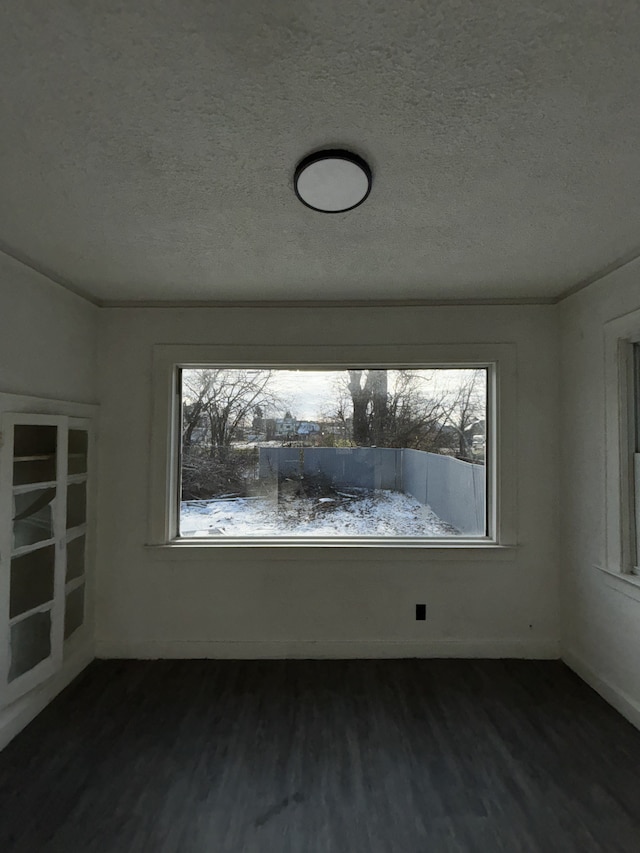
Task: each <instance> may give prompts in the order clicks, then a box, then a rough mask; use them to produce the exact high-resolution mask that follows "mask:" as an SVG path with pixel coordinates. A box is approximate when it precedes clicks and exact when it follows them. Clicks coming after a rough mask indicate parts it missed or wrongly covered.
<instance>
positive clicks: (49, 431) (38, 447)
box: [13, 424, 58, 456]
mask: <svg viewBox="0 0 640 853" xmlns="http://www.w3.org/2000/svg"><path fill="white" fill-rule="evenodd" d="M57 441H58V428H57V427H55V426H40V425H38V424H16V425H15V426H14V428H13V455H14V456H41V455H50V454H55V452H56V448H57Z"/></svg>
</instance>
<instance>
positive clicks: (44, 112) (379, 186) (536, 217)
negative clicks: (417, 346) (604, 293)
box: [0, 0, 640, 302]
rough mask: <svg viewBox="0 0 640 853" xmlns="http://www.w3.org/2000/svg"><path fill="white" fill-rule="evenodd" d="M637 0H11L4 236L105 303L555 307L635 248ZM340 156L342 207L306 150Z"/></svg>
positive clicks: (14, 248)
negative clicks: (362, 173)
mask: <svg viewBox="0 0 640 853" xmlns="http://www.w3.org/2000/svg"><path fill="white" fill-rule="evenodd" d="M639 44H640V3H638V2H637V0H592V1H591V2H585V0H422V2H418V0H384V2H383V1H382V0H368V2H367V0H317V2H311V0H268V2H267V0H244V2H243V0H235V2H229V0H135V2H115V0H92V2H86V0H56V2H54V3H53V2H52V3H45V2H42V0H4V2H3V3H2V4H1V5H0V79H1V84H2V97H1V98H0V128H1V132H0V246H1V247H2V248H3V249H4V250H5V251H7V252H9V253H11V254H13V255H14V256H17V257H19V258H22V259H24V260H26V261H28V262H29V263H31V264H32V265H34V266H36V267H38V268H40V269H43V270H47V271H49V272H50V273H51V275H52V277H54V278H57V279H59V280H62V281H66V282H68V283H69V284H71V285H72V286H74V287H76V288H78V289H80V290H81V291H83V292H85V293H87V294H90V295H91V296H93V297H94V298H95V299H97V300H100V301H104V302H110V301H120V300H153V301H155V300H171V301H183V300H184V301H187V300H212V301H214V300H215V301H217V300H232V301H238V300H336V299H339V300H360V299H375V300H378V299H385V300H387V299H388V300H403V299H407V300H409V299H420V300H422V299H424V300H432V299H435V300H440V299H479V298H480V299H485V298H487V299H509V298H516V299H517V298H547V297H555V296H558V295H559V294H561V293H563V292H564V291H566V290H567V289H568V288H571V287H575V286H576V285H578V284H580V283H581V282H584V281H585V280H588V279H590V278H593V277H595V276H597V275H598V273H600V272H601V271H603V270H604V269H606V268H607V267H609V266H610V265H612V264H614V263H617V262H620V261H621V260H624V259H626V258H630V257H631V256H633V255H634V254H636V253H637V252H638V251H640V233H639V228H638V225H639V222H638V200H639V198H640V193H639V190H640V156H639V146H638V142H639V131H640V97H639V93H640V52H639V47H638V45H639ZM325 146H328V147H345V148H352V149H353V150H354V151H356V152H358V153H360V154H362V155H363V156H365V157H366V158H367V159H368V160H369V162H370V164H371V166H372V168H373V171H374V184H373V190H372V192H371V195H370V197H369V199H368V200H367V201H366V203H365V204H364V205H363V206H362V207H360V208H358V209H356V210H354V211H351V212H349V213H345V214H337V215H332V216H327V215H323V214H319V213H316V212H314V211H312V210H309V209H307V208H305V207H303V206H302V205H301V204H300V202H299V201H298V200H297V199H296V197H295V195H294V193H293V189H292V173H293V170H294V168H295V165H296V163H297V161H298V160H299V159H300V158H301V157H302V156H303V155H305V154H307V153H309V152H310V151H312V150H314V149H317V148H320V147H325Z"/></svg>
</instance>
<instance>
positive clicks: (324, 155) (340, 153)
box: [293, 148, 373, 213]
mask: <svg viewBox="0 0 640 853" xmlns="http://www.w3.org/2000/svg"><path fill="white" fill-rule="evenodd" d="M322 160H346V161H347V162H348V163H353V164H354V165H356V166H358V167H359V168H360V169H362V171H363V172H364V174H365V176H366V178H367V191H366V193H365V194H364V195H363V196H362V198H361V199H360V200H359V201H358V202H356V203H355V204H352V205H351V207H344V208H342V209H341V210H325V209H324V208H322V207H314V206H313V205H312V204H309V202H308V201H305V200H304V199H303V198H302V196H301V195H300V193H299V192H298V178H299V177H300V175H301V174H302V172H304V170H305V169H307V168H308V167H309V166H311V165H313V164H314V163H319V162H320V161H322ZM372 184H373V173H372V172H371V168H370V167H369V164H368V163H367V162H366V160H363V159H362V157H359V156H358V155H357V154H354V153H353V152H351V151H345V150H344V149H342V148H325V149H324V150H323V151H316V152H315V153H313V154H309V155H308V156H307V157H304V158H303V159H302V160H301V161H300V162H299V163H298V165H297V166H296V171H295V174H294V176H293V189H294V191H295V194H296V195H297V196H298V198H299V199H300V201H301V202H302V204H304V206H305V207H308V208H310V209H311V210H315V211H317V212H318V213H346V212H347V211H348V210H354V209H355V208H356V207H360V205H361V204H362V203H363V202H364V201H366V200H367V198H368V197H369V193H370V192H371V186H372Z"/></svg>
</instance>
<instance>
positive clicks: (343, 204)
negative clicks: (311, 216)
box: [293, 149, 372, 213]
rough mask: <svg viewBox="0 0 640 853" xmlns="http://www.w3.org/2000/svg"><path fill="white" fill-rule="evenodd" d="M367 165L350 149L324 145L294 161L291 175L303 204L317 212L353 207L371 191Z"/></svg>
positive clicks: (331, 211)
mask: <svg viewBox="0 0 640 853" xmlns="http://www.w3.org/2000/svg"><path fill="white" fill-rule="evenodd" d="M371 179H372V176H371V169H370V168H369V165H368V164H367V163H366V162H365V161H364V160H363V159H362V157H358V155H357V154H352V153H351V152H350V151H342V150H341V149H328V150H326V151H317V152H316V153H315V154H309V156H308V157H305V158H304V159H303V160H301V161H300V162H299V163H298V166H297V168H296V173H295V175H294V179H293V185H294V187H295V191H296V195H297V196H298V198H299V199H300V201H301V202H302V203H303V204H306V206H307V207H310V208H311V209H312V210H319V211H320V212H321V213H344V211H345V210H353V208H354V207H358V205H359V204H362V202H363V201H364V200H365V199H366V197H367V196H368V195H369V193H370V192H371Z"/></svg>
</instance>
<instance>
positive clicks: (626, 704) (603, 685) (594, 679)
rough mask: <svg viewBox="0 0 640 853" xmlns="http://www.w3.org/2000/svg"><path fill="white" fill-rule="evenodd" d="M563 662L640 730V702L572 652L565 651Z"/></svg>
mask: <svg viewBox="0 0 640 853" xmlns="http://www.w3.org/2000/svg"><path fill="white" fill-rule="evenodd" d="M562 660H563V661H564V662H565V663H566V665H567V666H568V667H569V669H572V670H573V671H574V672H575V673H576V675H579V676H580V678H581V679H582V680H583V681H586V682H587V684H588V685H589V686H590V687H593V689H594V690H595V691H596V693H599V694H600V696H602V698H603V699H604V700H605V701H606V702H608V703H609V704H610V705H612V706H613V707H614V708H615V709H616V711H619V712H620V713H621V714H622V716H623V717H625V718H626V719H627V720H629V722H630V723H632V724H633V725H634V726H635V727H636V728H637V729H640V702H637V701H636V700H635V699H633V698H632V697H631V696H629V694H628V693H626V692H625V691H624V690H621V689H620V688H619V687H617V686H616V685H615V684H613V683H612V682H611V681H609V679H608V678H605V677H604V676H602V675H599V674H598V673H597V672H596V671H595V670H594V669H592V668H591V667H590V666H589V664H588V663H586V661H584V660H583V659H582V658H581V657H580V656H579V655H577V654H575V653H574V652H572V651H568V650H566V649H565V650H564V651H563V653H562Z"/></svg>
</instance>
